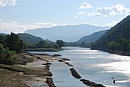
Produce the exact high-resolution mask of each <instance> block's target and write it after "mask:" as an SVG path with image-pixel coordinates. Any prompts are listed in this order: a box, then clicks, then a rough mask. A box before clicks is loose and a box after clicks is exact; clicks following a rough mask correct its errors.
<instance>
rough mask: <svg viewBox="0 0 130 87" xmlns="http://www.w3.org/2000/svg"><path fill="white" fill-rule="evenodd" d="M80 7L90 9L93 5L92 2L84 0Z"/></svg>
mask: <svg viewBox="0 0 130 87" xmlns="http://www.w3.org/2000/svg"><path fill="white" fill-rule="evenodd" d="M80 8H82V9H88V8H92V6H91V5H90V4H88V3H87V2H83V3H82V4H81V6H80Z"/></svg>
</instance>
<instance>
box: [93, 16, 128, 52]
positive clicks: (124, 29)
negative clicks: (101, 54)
mask: <svg viewBox="0 0 130 87" xmlns="http://www.w3.org/2000/svg"><path fill="white" fill-rule="evenodd" d="M91 48H92V49H97V50H104V51H109V52H114V53H120V54H128V53H129V52H130V16H127V17H126V18H124V19H123V20H122V21H121V22H119V23H118V24H117V25H115V26H114V27H112V28H111V29H110V30H108V31H107V32H106V33H105V34H104V35H103V36H102V37H100V38H99V39H98V40H97V41H96V42H95V43H93V44H92V46H91Z"/></svg>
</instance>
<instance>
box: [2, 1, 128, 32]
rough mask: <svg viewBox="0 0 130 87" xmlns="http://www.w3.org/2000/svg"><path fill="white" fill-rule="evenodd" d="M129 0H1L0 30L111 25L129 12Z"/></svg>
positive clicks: (14, 30) (13, 30) (12, 30)
mask: <svg viewBox="0 0 130 87" xmlns="http://www.w3.org/2000/svg"><path fill="white" fill-rule="evenodd" d="M129 4H130V1H129V0H0V32H3V33H10V32H15V33H18V32H24V31H25V30H28V29H35V28H42V27H43V28H44V27H53V26H61V25H76V24H92V25H99V26H114V25H115V24H116V23H118V22H119V21H121V20H122V19H123V18H125V17H126V16H127V15H129V14H130V5H129Z"/></svg>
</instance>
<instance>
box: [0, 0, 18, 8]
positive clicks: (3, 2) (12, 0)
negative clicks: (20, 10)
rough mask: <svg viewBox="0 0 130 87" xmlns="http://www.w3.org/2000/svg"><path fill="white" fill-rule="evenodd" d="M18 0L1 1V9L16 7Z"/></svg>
mask: <svg viewBox="0 0 130 87" xmlns="http://www.w3.org/2000/svg"><path fill="white" fill-rule="evenodd" d="M16 1H18V0H0V7H5V6H7V5H9V6H14V5H16Z"/></svg>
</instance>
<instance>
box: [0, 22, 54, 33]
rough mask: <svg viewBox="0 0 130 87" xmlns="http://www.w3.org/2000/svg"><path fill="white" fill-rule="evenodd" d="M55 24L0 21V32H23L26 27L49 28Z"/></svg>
mask: <svg viewBox="0 0 130 87" xmlns="http://www.w3.org/2000/svg"><path fill="white" fill-rule="evenodd" d="M54 26H56V24H54V23H51V22H48V23H34V24H27V25H20V24H19V23H18V22H10V23H0V32H3V33H10V32H14V33H23V32H24V31H26V30H28V29H36V28H49V27H54Z"/></svg>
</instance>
